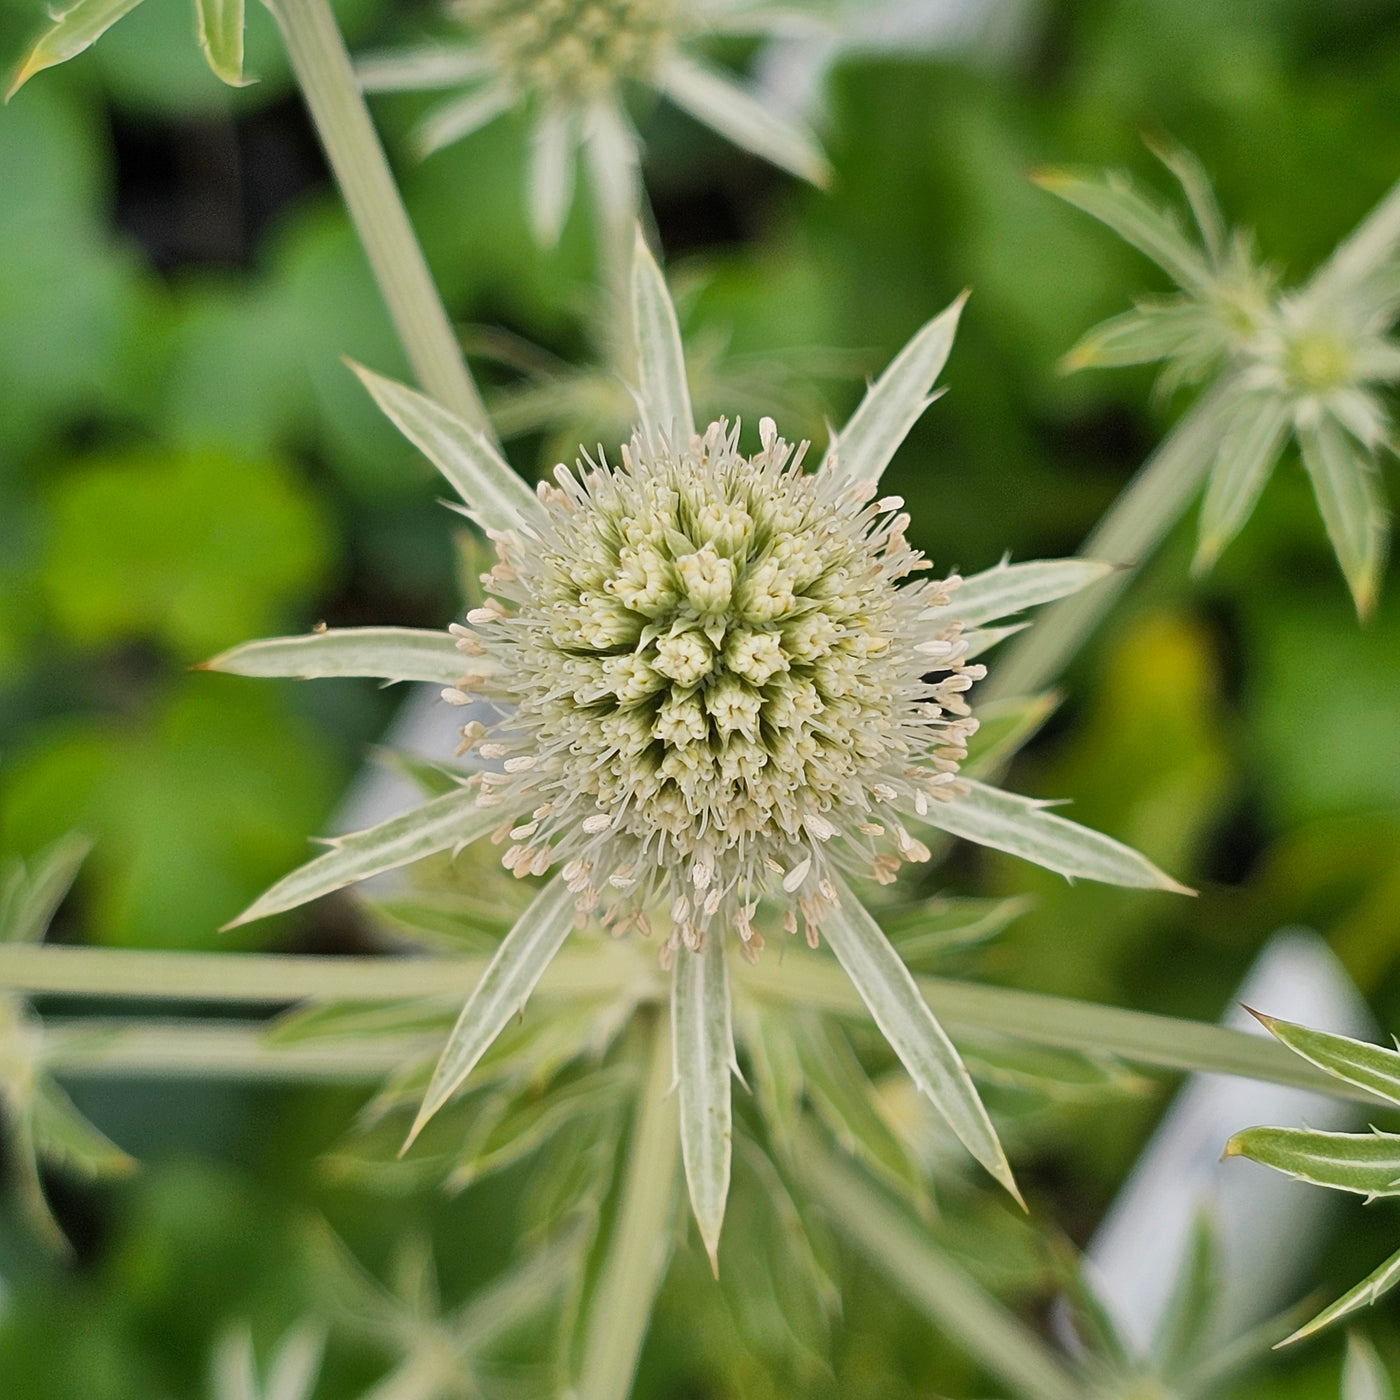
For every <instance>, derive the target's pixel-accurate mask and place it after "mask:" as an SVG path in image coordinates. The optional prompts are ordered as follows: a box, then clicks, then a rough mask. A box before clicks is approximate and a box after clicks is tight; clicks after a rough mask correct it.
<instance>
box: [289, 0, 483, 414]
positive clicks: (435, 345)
mask: <svg viewBox="0 0 1400 1400" xmlns="http://www.w3.org/2000/svg"><path fill="white" fill-rule="evenodd" d="M265 2H266V4H267V6H268V8H269V9H270V10H271V11H272V13H273V15H274V16H275V17H276V20H277V23H278V26H279V27H280V28H281V30H282V37H283V39H284V40H285V42H286V45H287V54H288V57H289V58H290V59H291V63H292V69H293V71H294V72H295V73H296V77H297V82H298V83H299V84H300V85H301V90H302V95H303V96H304V97H305V99H306V105H307V107H308V108H309V109H310V112H311V119H312V121H313V122H314V123H315V124H316V131H317V133H318V135H319V136H320V138H321V144H322V146H323V147H324V148H325V152H326V157H327V159H328V160H329V161H330V164H331V169H332V170H333V171H334V172H335V178H336V181H337V183H338V184H339V185H340V191H341V194H342V195H343V196H344V197H345V205H346V208H347V209H348V210H349V211H350V218H351V221H352V222H353V223H354V225H355V231H356V232H357V233H358V234H359V237H360V242H361V243H362V244H363V245H364V250H365V254H366V256H367V257H368V258H369V264H370V267H371V269H372V270H373V272H374V276H375V280H376V281H377V282H378V283H379V290H380V291H381V292H382V293H383V296H384V300H385V302H386V303H387V305H388V308H389V315H390V317H392V319H393V322H394V328H395V330H396V331H397V332H398V336H399V340H400V341H401V342H402V344H403V348H404V350H405V352H406V353H407V355H408V360H409V363H410V364H411V365H412V366H413V373H414V375H415V377H416V378H417V380H418V383H419V384H420V385H421V386H422V388H423V390H424V391H425V392H426V393H428V394H429V395H431V396H432V397H433V398H435V399H437V400H438V402H440V403H441V404H443V405H444V406H445V407H447V408H450V409H451V410H452V411H453V412H454V413H456V414H457V415H458V416H459V417H461V418H465V419H466V420H467V421H468V422H470V423H474V424H476V425H477V426H478V427H480V428H482V429H484V430H485V431H486V432H487V433H488V434H489V433H490V432H491V427H490V423H489V421H488V419H487V417H486V410H485V409H484V408H483V406H482V403H481V395H480V394H479V393H478V392H477V388H476V384H475V383H474V382H473V380H472V376H471V371H470V370H468V368H467V364H466V361H465V360H464V359H463V358H462V350H461V346H460V345H459V344H458V343H457V337H456V335H455V333H454V332H453V329H452V324H451V322H450V321H449V320H448V319H447V312H446V310H445V309H444V308H443V304H442V299H441V297H439V296H438V292H437V288H436V286H434V284H433V279H432V274H431V273H430V272H429V271H428V264H427V262H426V261H425V259H424V257H423V250H422V248H420V247H419V245H418V239H417V238H416V237H415V235H414V232H413V227H412V225H411V224H410V223H409V221H408V214H407V212H406V211H405V209H404V207H403V201H402V199H400V197H399V191H398V187H397V186H396V185H395V183H394V177H393V175H392V174H391V173H390V170H389V162H388V161H387V160H386V159H385V156H384V148H383V147H382V146H381V145H380V144H379V137H378V135H377V134H376V133H375V130H374V125H373V123H372V122H371V121H370V116H369V110H368V109H367V108H366V106H365V101H364V98H363V97H362V96H361V95H360V89H359V87H358V86H357V84H356V82H355V73H354V70H353V69H352V67H351V66H350V55H349V54H348V53H347V52H346V51H345V42H344V40H343V39H342V38H341V37H340V30H339V28H338V27H337V25H336V22H335V16H334V15H333V14H332V13H331V8H330V5H329V3H328V2H327V0H265Z"/></svg>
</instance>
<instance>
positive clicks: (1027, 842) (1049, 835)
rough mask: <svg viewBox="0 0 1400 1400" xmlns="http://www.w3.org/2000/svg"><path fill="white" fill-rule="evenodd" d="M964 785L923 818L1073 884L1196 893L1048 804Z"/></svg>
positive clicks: (932, 805) (933, 804)
mask: <svg viewBox="0 0 1400 1400" xmlns="http://www.w3.org/2000/svg"><path fill="white" fill-rule="evenodd" d="M962 787H963V788H964V789H965V791H963V792H961V793H960V794H959V795H958V796H957V797H954V798H952V799H951V800H950V801H947V802H931V803H929V810H928V812H927V814H926V815H925V816H924V817H923V818H922V820H923V821H925V822H927V823H928V824H929V825H930V826H936V827H937V828H938V829H939V830H940V831H946V832H949V833H950V834H951V835H953V836H961V837H962V838H963V839H964V840H965V841H975V842H977V843H978V845H981V846H991V847H992V848H993V849H994V850H998V851H1006V852H1007V853H1008V854H1010V855H1013V856H1020V857H1021V859H1022V860H1029V861H1032V862H1034V863H1035V864H1036V865H1042V866H1044V867H1045V868H1046V869H1047V870H1054V871H1056V872H1057V873H1059V874H1061V875H1064V876H1067V877H1068V878H1069V879H1071V880H1073V879H1085V880H1098V881H1101V882H1102V883H1103V884H1106V885H1126V886H1128V887H1129V888H1131V889H1156V890H1171V891H1173V892H1174V893H1177V894H1190V893H1191V891H1190V890H1188V889H1187V888H1186V886H1184V885H1180V884H1178V883H1177V882H1176V881H1175V880H1173V879H1172V878H1171V876H1169V875H1165V874H1163V873H1162V871H1160V870H1158V869H1157V867H1156V866H1155V865H1153V864H1152V862H1151V861H1150V860H1148V859H1147V857H1146V856H1143V855H1139V854H1138V852H1137V851H1135V850H1133V849H1132V848H1131V847H1130V846H1125V845H1124V844H1123V843H1122V842H1121V841H1115V840H1114V839H1113V838H1112V837H1111V836H1105V835H1103V833H1102V832H1098V831H1091V830H1090V829H1089V828H1088V827H1087V826H1080V825H1078V823H1076V822H1071V821H1066V820H1065V819H1064V818H1063V817H1057V816H1055V814H1054V813H1053V812H1049V811H1047V810H1046V807H1047V805H1048V804H1046V803H1045V802H1041V801H1037V800H1036V799H1035V798H1031V797H1022V796H1021V795H1020V794H1019V793H1014V792H1004V791H1002V789H1001V788H994V787H988V786H986V785H985V784H984V783H979V782H977V781H975V780H973V779H971V778H969V779H966V780H964V781H963V782H962Z"/></svg>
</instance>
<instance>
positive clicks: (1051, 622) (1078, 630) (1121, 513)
mask: <svg viewBox="0 0 1400 1400" xmlns="http://www.w3.org/2000/svg"><path fill="white" fill-rule="evenodd" d="M1235 390H1236V386H1235V383H1234V380H1233V379H1231V378H1229V377H1225V378H1222V379H1221V380H1219V381H1218V382H1217V383H1216V384H1215V385H1214V387H1212V388H1211V389H1208V390H1207V391H1206V392H1205V393H1204V394H1202V395H1201V397H1200V398H1198V399H1197V400H1196V402H1195V403H1194V404H1192V406H1191V408H1190V409H1189V410H1188V412H1187V413H1186V415H1185V416H1184V417H1183V418H1182V419H1181V421H1180V422H1179V423H1178V424H1177V425H1176V427H1175V428H1174V429H1173V430H1172V431H1171V432H1170V433H1169V434H1168V435H1167V437H1166V438H1165V439H1164V440H1163V441H1162V443H1161V445H1160V446H1159V447H1158V448H1157V450H1156V451H1155V452H1154V453H1153V454H1152V455H1151V456H1150V457H1149V458H1148V459H1147V461H1146V462H1144V463H1143V465H1142V467H1141V468H1140V469H1139V471H1138V473H1137V475H1136V476H1135V477H1133V479H1132V480H1131V481H1130V482H1129V483H1128V485H1127V486H1126V487H1125V488H1124V489H1123V493H1122V494H1121V495H1120V496H1119V497H1118V499H1117V500H1116V501H1115V502H1114V503H1113V505H1112V506H1110V507H1109V509H1108V513H1107V514H1106V515H1105V516H1104V517H1103V519H1102V520H1100V521H1099V523H1098V525H1097V526H1095V527H1094V530H1093V533H1092V534H1090V536H1089V537H1088V539H1086V540H1085V541H1084V544H1083V546H1082V547H1081V549H1080V551H1079V553H1080V557H1081V558H1085V559H1101V560H1103V561H1104V562H1106V563H1109V564H1120V565H1122V567H1121V568H1120V569H1119V570H1118V571H1117V572H1116V573H1114V574H1112V575H1110V576H1109V577H1108V578H1106V579H1103V580H1101V581H1100V582H1099V583H1096V584H1093V585H1092V586H1090V587H1089V588H1086V589H1084V590H1083V591H1082V592H1079V593H1076V594H1074V596H1073V597H1070V598H1065V599H1062V600H1061V601H1060V602H1058V603H1056V604H1054V605H1053V606H1052V607H1049V608H1046V609H1045V611H1044V612H1042V613H1041V614H1040V617H1039V618H1038V619H1037V621H1036V622H1035V624H1034V625H1033V626H1032V627H1030V628H1028V629H1027V630H1026V631H1025V632H1023V633H1021V635H1020V636H1019V637H1017V638H1016V639H1015V641H1013V642H1011V643H1009V644H1008V646H1007V649H1006V652H1005V654H1004V655H1003V656H1002V657H1001V659H1000V660H999V661H995V662H993V663H992V664H991V666H990V667H989V675H988V677H987V680H986V682H985V683H984V684H983V685H982V687H981V688H980V689H979V691H978V695H979V699H980V700H981V701H982V702H983V703H985V702H986V701H989V700H995V699H998V698H1002V697H1006V696H1017V695H1034V694H1036V693H1037V692H1039V691H1041V690H1044V689H1045V688H1046V686H1048V685H1050V684H1052V683H1053V682H1054V681H1055V679H1056V678H1057V677H1058V676H1059V674H1060V672H1061V671H1062V670H1064V668H1065V667H1066V666H1067V665H1068V664H1069V662H1070V661H1071V660H1072V659H1073V657H1074V655H1075V653H1076V652H1077V651H1078V650H1079V648H1080V647H1081V646H1082V645H1083V643H1084V641H1085V639H1086V638H1087V637H1088V636H1089V634H1090V633H1091V632H1092V631H1093V630H1094V628H1095V627H1096V626H1097V625H1098V623H1099V621H1100V619H1101V618H1102V617H1103V615H1104V614H1105V613H1106V612H1107V611H1108V610H1109V608H1110V607H1112V606H1113V603H1114V600H1115V599H1116V598H1117V597H1118V595H1119V594H1120V593H1121V592H1122V591H1123V590H1124V589H1125V588H1126V587H1127V586H1128V584H1129V582H1130V581H1131V580H1132V578H1133V575H1134V574H1135V573H1136V572H1137V571H1138V570H1139V569H1140V568H1141V567H1142V566H1143V564H1145V563H1146V562H1147V559H1148V558H1149V556H1150V555H1151V554H1152V552H1153V550H1155V549H1156V548H1157V546H1158V545H1159V544H1161V542H1162V540H1163V539H1165V538H1166V536H1167V534H1168V533H1169V531H1170V530H1171V528H1172V527H1173V526H1174V525H1175V524H1176V522H1177V521H1178V520H1180V519H1181V517H1182V516H1183V515H1184V514H1185V513H1186V509H1187V507H1188V506H1189V505H1190V504H1191V501H1192V499H1193V498H1194V496H1195V495H1196V492H1197V490H1198V489H1199V488H1200V485H1201V482H1202V480H1203V479H1204V478H1205V475H1206V472H1207V470H1208V469H1209V467H1210V464H1211V461H1212V459H1213V454H1212V451H1211V449H1212V448H1213V446H1214V444H1215V440H1216V436H1217V431H1218V429H1217V419H1218V416H1219V410H1220V406H1221V404H1222V403H1224V402H1225V401H1226V400H1227V399H1228V398H1229V397H1230V396H1231V395H1232V394H1234V393H1235Z"/></svg>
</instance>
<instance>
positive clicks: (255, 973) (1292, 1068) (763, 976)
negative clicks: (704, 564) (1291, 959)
mask: <svg viewBox="0 0 1400 1400" xmlns="http://www.w3.org/2000/svg"><path fill="white" fill-rule="evenodd" d="M484 966H485V964H484V961H483V960H482V959H478V958H331V957H285V956H281V955H278V954H269V953H262V954H259V953H158V952H152V951H145V950H143V951H128V950H126V949H121V950H118V949H107V948H56V947H43V946H39V947H32V946H22V945H15V944H0V992H3V991H10V992H27V993H30V994H41V995H42V994H60V995H69V996H99V997H126V998H134V999H140V1000H179V1001H209V1002H245V1003H247V1002H266V1003H269V1004H277V1005H287V1004H290V1003H292V1002H298V1001H309V1002H335V1001H367V1002H373V1001H396V1000H400V999H403V1000H412V999H417V998H426V997H434V996H437V997H442V998H444V1000H445V1001H448V1002H451V1001H452V1000H454V999H458V998H461V997H464V996H465V995H466V994H467V993H468V992H469V991H470V990H471V989H472V988H473V987H474V986H475V985H476V983H477V981H478V980H479V979H480V976H481V973H482V971H483V970H484ZM916 980H917V982H918V986H919V990H920V992H922V994H923V996H924V999H925V1000H926V1001H927V1002H928V1004H929V1007H930V1009H931V1010H932V1011H933V1013H934V1015H936V1016H937V1017H938V1018H939V1019H940V1020H941V1021H942V1022H943V1024H944V1025H945V1026H946V1027H947V1029H948V1032H949V1034H950V1035H952V1036H953V1037H954V1039H957V1038H958V1036H959V1035H960V1034H965V1033H967V1034H976V1033H979V1032H980V1033H986V1032H993V1033H995V1034H998V1035H1004V1036H1007V1037H1009V1038H1011V1039H1013V1040H1020V1041H1026V1042H1029V1043H1031V1044H1033V1045H1051V1046H1056V1047H1059V1048H1061V1049H1066V1050H1082V1051H1085V1052H1088V1053H1096V1052H1097V1053H1104V1054H1110V1055H1117V1056H1119V1057H1120V1058H1122V1059H1124V1060H1128V1061H1131V1062H1132V1063H1133V1064H1138V1065H1150V1066H1153V1067H1155V1068H1157V1069H1165V1070H1173V1071H1185V1072H1197V1071H1199V1072H1203V1073H1207V1074H1234V1075H1239V1076H1241V1077H1243V1078H1248V1079H1259V1080H1263V1081H1265V1082H1267V1083H1272V1084H1289V1085H1293V1086H1296V1087H1298V1088H1304V1089H1312V1090H1316V1091H1318V1092H1320V1093H1326V1094H1331V1095H1333V1096H1334V1097H1338V1098H1351V1099H1358V1100H1360V1101H1362V1102H1365V1103H1374V1102H1379V1101H1378V1100H1375V1099H1373V1098H1372V1097H1371V1096H1369V1095H1367V1094H1365V1093H1364V1092H1363V1091H1362V1090H1359V1089H1353V1088H1351V1087H1349V1086H1348V1085H1346V1084H1343V1083H1342V1082H1341V1081H1340V1080H1337V1079H1334V1078H1333V1077H1332V1076H1330V1075H1327V1074H1324V1073H1323V1072H1322V1071H1321V1070H1319V1069H1316V1068H1315V1067H1314V1066H1312V1065H1310V1064H1308V1063H1307V1061H1305V1060H1303V1059H1301V1058H1300V1057H1299V1056H1297V1055H1294V1054H1292V1053H1291V1052H1290V1051H1289V1050H1287V1049H1285V1048H1284V1046H1282V1045H1280V1044H1279V1043H1278V1042H1277V1041H1275V1040H1272V1039H1270V1038H1269V1037H1267V1036H1260V1035H1252V1034H1247V1033H1246V1032H1244V1031H1237V1030H1231V1029H1229V1028H1228V1027H1225V1026H1214V1025H1209V1024H1207V1023H1205V1022H1201V1021H1188V1020H1183V1019H1179V1018H1177V1017H1174V1016H1156V1015H1153V1014H1151V1013H1149V1012H1144V1011H1128V1010H1124V1009H1123V1008H1121V1007H1117V1006H1100V1005H1097V1004H1095V1003H1093V1002H1087V1001H1076V1000H1074V999H1072V998H1069V997H1053V996H1046V995H1044V994H1043V993H1040V992H1025V991H1020V990H1017V989H1015V988H1011V987H993V986H988V985H985V984H983V983H978V982H960V981H954V980H951V979H948V978H942V977H920V978H918V979H916ZM734 984H735V991H736V993H737V994H739V995H743V996H749V997H752V998H754V999H756V1000H757V999H765V1000H766V999H770V998H771V999H773V1000H775V1001H779V1002H786V1003H793V1002H797V1003H800V1004H802V1005H804V1006H810V1007H814V1008H817V1009H819V1010H823V1011H829V1012H831V1013H833V1014H835V1015H838V1016H849V1017H852V1018H858V1019H864V1018H865V1017H866V1016H867V1015H868V1012H867V1011H866V1008H865V1005H864V1003H863V1002H862V1001H861V999H860V997H859V995H858V994H857V992H856V990H855V988H854V987H853V986H852V985H851V983H850V980H849V979H848V978H847V977H846V975H845V973H843V972H842V971H841V969H840V968H839V967H838V966H837V965H836V963H835V962H834V961H833V960H832V959H831V958H828V957H823V956H820V955H815V954H811V953H807V952H805V951H801V950H797V949H789V950H788V951H787V955H786V957H784V959H783V960H782V961H781V962H779V961H778V959H777V958H776V957H765V958H762V959H760V960H759V962H758V963H757V964H756V965H754V966H752V967H749V966H747V965H739V966H736V968H735V971H734ZM534 995H535V996H536V997H539V998H541V999H544V1000H547V999H550V998H579V997H581V998H585V999H586V998H616V999H621V998H626V999H627V1000H629V1001H633V1002H636V1003H638V1004H646V1005H660V1004H662V1003H663V1002H664V1000H665V997H666V981H665V978H663V977H662V976H660V975H659V973H658V972H657V969H656V963H655V959H654V957H653V956H652V955H651V950H650V949H649V948H648V947H646V946H641V947H638V946H636V945H634V944H631V943H629V942H626V941H612V940H609V941H607V942H601V943H598V944H596V945H594V946H581V947H578V948H566V949H564V951H563V952H561V953H560V954H559V955H558V956H557V957H555V959H554V961H553V962H552V963H551V964H550V965H549V967H548V968H547V969H546V970H545V973H544V976H543V977H542V978H541V979H540V981H539V984H538V986H537V987H536V988H535V992H534ZM75 1024H81V1023H75ZM189 1024H194V1025H198V1024H199V1023H197V1022H195V1023H189ZM270 1053H276V1054H278V1055H280V1054H281V1053H282V1051H281V1049H280V1048H279V1049H276V1050H275V1052H270Z"/></svg>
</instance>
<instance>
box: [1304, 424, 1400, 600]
mask: <svg viewBox="0 0 1400 1400" xmlns="http://www.w3.org/2000/svg"><path fill="white" fill-rule="evenodd" d="M1298 445H1299V447H1300V448H1302V452H1303V465H1304V467H1306V468H1307V472H1308V475H1309V476H1310V477H1311V478H1312V486H1313V492H1314V494H1315V495H1316V496H1317V506H1318V509H1319V510H1320V511H1321V512H1322V520H1323V523H1324V524H1325V525H1326V526H1327V537H1328V538H1329V539H1330V540H1331V541H1332V548H1333V549H1334V550H1336V552H1337V562H1338V563H1339V564H1340V565H1341V566H1342V573H1343V574H1345V575H1346V581H1347V586H1348V587H1349V588H1350V589H1351V596H1352V598H1353V599H1354V600H1355V603H1356V611H1357V614H1358V615H1359V616H1360V617H1362V618H1363V619H1364V618H1366V617H1369V616H1370V614H1371V610H1372V609H1373V608H1374V607H1375V605H1376V595H1377V593H1378V592H1379V590H1380V576H1381V565H1382V564H1383V563H1384V562H1385V550H1386V540H1387V535H1388V532H1389V525H1388V523H1387V521H1386V515H1385V508H1384V506H1383V505H1382V504H1381V498H1380V491H1379V488H1378V485H1377V480H1376V477H1377V472H1376V464H1375V462H1374V461H1373V460H1372V458H1371V455H1370V453H1369V452H1367V450H1366V449H1365V448H1364V447H1362V446H1361V444H1360V443H1359V442H1357V441H1356V439H1355V438H1353V437H1352V436H1351V435H1350V434H1349V433H1347V432H1346V431H1345V430H1344V429H1343V428H1342V427H1341V426H1340V425H1339V424H1338V423H1336V421H1335V420H1333V419H1332V418H1330V417H1326V418H1323V419H1322V420H1321V421H1320V422H1318V423H1316V424H1311V425H1307V426H1303V427H1300V428H1299V429H1298Z"/></svg>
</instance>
